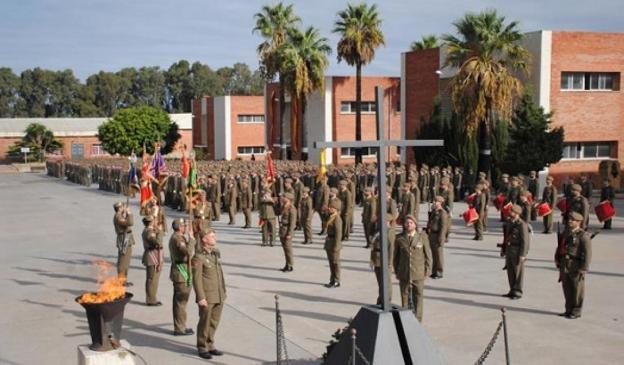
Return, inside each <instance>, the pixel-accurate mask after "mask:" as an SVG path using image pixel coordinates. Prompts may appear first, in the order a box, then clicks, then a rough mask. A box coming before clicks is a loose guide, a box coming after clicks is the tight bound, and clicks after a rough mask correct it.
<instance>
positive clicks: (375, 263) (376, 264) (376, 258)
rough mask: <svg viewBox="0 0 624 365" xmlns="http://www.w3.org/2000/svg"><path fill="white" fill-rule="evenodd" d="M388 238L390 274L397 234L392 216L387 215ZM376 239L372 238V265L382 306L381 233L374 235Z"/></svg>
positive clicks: (378, 301) (390, 280)
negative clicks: (392, 222)
mask: <svg viewBox="0 0 624 365" xmlns="http://www.w3.org/2000/svg"><path fill="white" fill-rule="evenodd" d="M387 217H388V218H387V221H386V222H387V225H388V228H387V230H386V231H387V236H386V237H387V238H388V273H391V272H392V263H393V262H394V242H395V238H396V237H395V236H396V233H395V231H394V229H393V228H392V226H391V224H390V221H391V220H392V215H390V214H388V215H387ZM375 231H377V229H376V227H373V228H372V232H375ZM373 235H374V237H373V238H371V242H372V247H373V248H372V250H371V256H370V265H371V267H372V268H373V270H374V271H375V278H376V279H377V287H378V288H379V294H378V295H377V305H382V297H383V293H382V291H383V290H382V284H381V283H382V280H383V278H382V267H381V243H380V235H379V233H376V234H375V233H373ZM387 287H388V302H391V301H392V279H391V278H390V275H388V283H387Z"/></svg>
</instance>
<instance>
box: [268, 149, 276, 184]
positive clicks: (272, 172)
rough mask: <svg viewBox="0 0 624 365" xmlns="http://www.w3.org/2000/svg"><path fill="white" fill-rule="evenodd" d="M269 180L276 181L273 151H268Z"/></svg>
mask: <svg viewBox="0 0 624 365" xmlns="http://www.w3.org/2000/svg"><path fill="white" fill-rule="evenodd" d="M266 158H267V180H268V181H270V182H273V181H275V167H274V166H273V158H272V157H271V151H267V153H266Z"/></svg>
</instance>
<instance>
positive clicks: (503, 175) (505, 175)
mask: <svg viewBox="0 0 624 365" xmlns="http://www.w3.org/2000/svg"><path fill="white" fill-rule="evenodd" d="M479 174H481V172H480V173H479ZM501 177H502V178H503V179H504V178H509V174H502V175H501Z"/></svg>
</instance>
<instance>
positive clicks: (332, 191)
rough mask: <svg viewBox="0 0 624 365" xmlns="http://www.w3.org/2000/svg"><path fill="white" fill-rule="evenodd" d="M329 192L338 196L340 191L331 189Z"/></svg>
mask: <svg viewBox="0 0 624 365" xmlns="http://www.w3.org/2000/svg"><path fill="white" fill-rule="evenodd" d="M329 192H330V193H334V194H338V189H336V188H330V189H329Z"/></svg>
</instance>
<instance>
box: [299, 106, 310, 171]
mask: <svg viewBox="0 0 624 365" xmlns="http://www.w3.org/2000/svg"><path fill="white" fill-rule="evenodd" d="M306 99H307V96H306V95H303V96H302V97H301V108H300V113H301V114H300V117H301V160H302V161H307V160H308V129H307V122H306V119H305V116H306V113H305V112H306V108H307V107H308V105H307V104H308V103H306Z"/></svg>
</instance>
